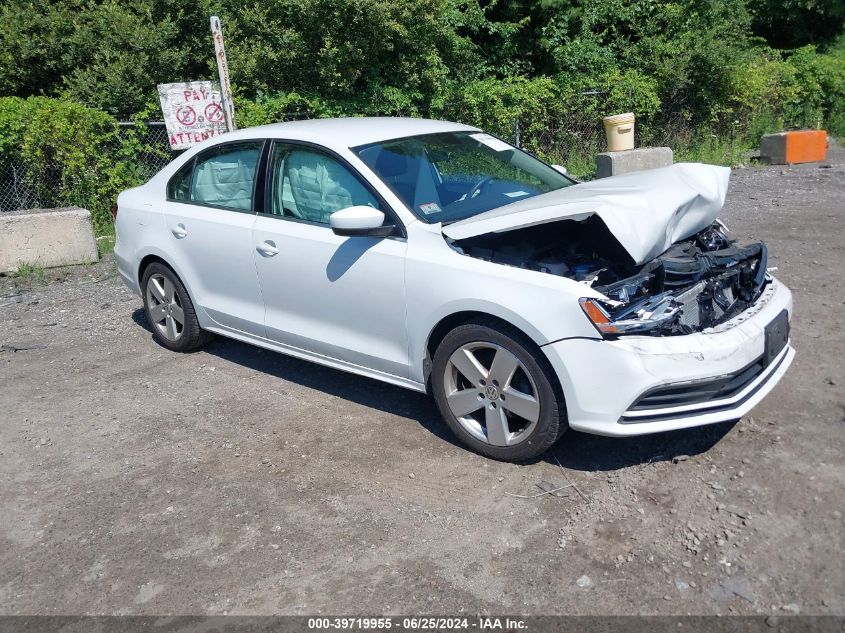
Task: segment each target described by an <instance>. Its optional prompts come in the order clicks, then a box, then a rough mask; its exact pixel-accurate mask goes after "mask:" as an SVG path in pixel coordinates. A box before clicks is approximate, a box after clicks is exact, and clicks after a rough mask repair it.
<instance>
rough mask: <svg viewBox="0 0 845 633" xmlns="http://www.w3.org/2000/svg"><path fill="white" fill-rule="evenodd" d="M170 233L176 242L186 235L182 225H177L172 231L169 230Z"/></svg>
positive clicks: (186, 230)
mask: <svg viewBox="0 0 845 633" xmlns="http://www.w3.org/2000/svg"><path fill="white" fill-rule="evenodd" d="M170 232H171V233H173V237H175V238H176V239H177V240H181V239H182V238H183V237H185V236H186V235H187V234H188V229H186V228H185V225H184V224H177V225H176V226H174V227H173V228H172V229H170Z"/></svg>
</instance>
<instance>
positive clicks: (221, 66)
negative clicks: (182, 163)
mask: <svg viewBox="0 0 845 633" xmlns="http://www.w3.org/2000/svg"><path fill="white" fill-rule="evenodd" d="M211 35H212V36H213V37H214V53H215V56H216V57H217V73H218V76H219V77H220V95H221V98H222V102H223V116H224V118H225V120H226V129H227V130H228V131H229V132H232V131H234V130H235V104H234V103H233V102H232V84H231V83H230V82H229V64H228V63H227V62H226V49H225V48H223V27H222V26H221V25H220V18H218V17H217V16H216V15H212V16H211Z"/></svg>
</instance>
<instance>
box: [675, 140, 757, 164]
mask: <svg viewBox="0 0 845 633" xmlns="http://www.w3.org/2000/svg"><path fill="white" fill-rule="evenodd" d="M672 149H673V150H674V152H675V161H676V162H679V163H680V162H684V163H708V164H710V165H725V166H727V167H732V166H736V165H747V164H748V161H749V151H750V149H749V147H748V144H747V143H746V142H744V141H741V140H739V139H732V138H728V137H724V136H715V135H713V136H705V137H702V138H699V139H697V140H695V141H693V142H692V143H690V144H689V145H686V146H680V147H674V148H672Z"/></svg>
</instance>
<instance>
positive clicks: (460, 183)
mask: <svg viewBox="0 0 845 633" xmlns="http://www.w3.org/2000/svg"><path fill="white" fill-rule="evenodd" d="M352 151H353V152H355V153H356V154H357V155H358V157H359V158H360V159H361V160H362V161H364V162H365V163H366V164H367V166H368V167H369V168H370V169H372V170H373V171H374V172H375V173H376V175H377V176H378V177H379V178H381V180H383V181H384V182H385V184H387V186H389V187H390V188H391V189H392V190H393V192H394V193H395V194H396V195H397V196H399V198H401V199H402V201H403V202H404V203H405V204H406V205H408V207H409V208H410V209H411V210H412V211H413V212H414V215H416V216H417V217H418V218H419V219H420V220H422V221H423V222H426V223H428V224H433V223H435V222H443V223H444V224H447V223H449V222H456V221H458V220H463V219H464V218H469V217H472V216H474V215H478V214H479V213H484V212H485V211H489V210H491V209H495V208H497V207H501V206H504V205H506V204H510V203H511V202H517V201H519V200H524V199H525V198H530V197H532V196H536V195H539V194H541V193H547V192H549V191H554V190H555V189H561V188H563V187H567V186H569V185H572V184H574V181H572V180H570V179H569V178H567V177H566V176H564V175H563V174H561V173H559V172H558V171H556V170H555V169H553V168H551V167H549V166H548V165H546V164H545V163H543V162H541V161H539V160H537V159H536V158H534V157H533V156H531V155H530V154H526V153H525V152H523V151H521V150H519V149H517V148H515V147H513V146H512V145H509V144H507V143H505V142H504V141H502V140H500V139H498V138H496V137H495V136H491V135H490V134H484V133H483V132H446V133H440V134H425V135H422V136H410V137H407V138H400V139H394V140H390V141H384V142H382V143H372V144H369V145H363V146H361V147H356V148H353V149H352Z"/></svg>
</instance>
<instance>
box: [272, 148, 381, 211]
mask: <svg viewBox="0 0 845 633" xmlns="http://www.w3.org/2000/svg"><path fill="white" fill-rule="evenodd" d="M270 174H271V178H272V187H271V196H270V197H271V200H270V209H269V212H270V213H271V214H272V215H279V216H286V217H289V218H294V219H299V220H306V221H308V222H316V223H319V224H328V223H329V216H330V215H331V214H332V213H334V212H335V211H340V210H341V209H346V208H348V207H352V206H357V205H366V206H370V207H374V208H376V209H378V208H379V203H378V200H377V199H376V198H375V196H373V194H371V193H370V192H369V190H368V189H367V188H366V187H365V186H364V185H363V184H362V183H361V181H360V180H359V179H358V177H357V176H355V175H354V174H353V173H352V172H351V171H350V170H349V169H348V168H347V167H345V166H344V165H343V164H342V163H341V162H340V161H339V160H337V159H336V158H334V157H332V156H329V155H328V154H326V153H324V152H319V151H316V150H313V149H311V148H308V147H300V146H295V145H283V144H278V145H276V146H275V148H274V150H273V161H272V166H271V171H270Z"/></svg>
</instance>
